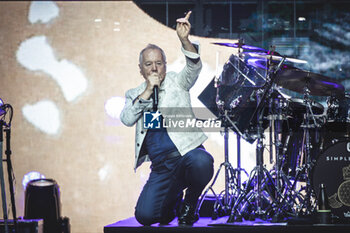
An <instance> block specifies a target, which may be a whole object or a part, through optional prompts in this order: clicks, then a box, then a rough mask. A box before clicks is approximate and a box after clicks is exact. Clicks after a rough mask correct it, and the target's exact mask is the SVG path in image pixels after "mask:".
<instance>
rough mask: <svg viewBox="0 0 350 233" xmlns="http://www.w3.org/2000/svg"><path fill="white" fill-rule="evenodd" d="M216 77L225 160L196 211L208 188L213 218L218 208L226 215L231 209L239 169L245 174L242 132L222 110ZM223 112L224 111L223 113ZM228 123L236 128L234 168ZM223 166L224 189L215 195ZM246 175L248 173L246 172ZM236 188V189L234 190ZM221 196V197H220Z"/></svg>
mask: <svg viewBox="0 0 350 233" xmlns="http://www.w3.org/2000/svg"><path fill="white" fill-rule="evenodd" d="M218 82H219V81H218V79H216V78H215V84H214V85H215V88H217V96H216V103H217V106H218V109H219V112H220V113H219V115H220V116H219V119H222V122H223V124H224V150H225V160H224V162H223V163H221V164H220V167H219V169H218V170H217V172H216V174H215V177H214V179H213V181H212V183H211V184H210V185H209V187H208V188H207V189H206V190H205V191H204V193H203V195H202V197H201V198H200V200H199V202H198V204H197V208H196V213H198V212H199V210H200V208H201V206H202V204H203V201H204V198H205V197H206V196H207V194H208V192H209V190H210V191H211V192H212V193H213V194H214V196H215V204H214V212H213V216H212V218H213V219H216V218H217V216H218V215H219V210H220V209H221V210H222V211H223V212H224V214H225V215H228V214H229V213H230V210H231V206H232V203H233V201H234V199H235V198H236V197H237V196H238V195H239V194H240V192H241V171H244V172H245V173H246V174H247V172H246V171H245V170H244V169H242V168H241V159H240V157H241V149H240V138H241V136H242V133H241V132H240V131H239V129H238V128H237V126H236V125H235V123H234V122H232V121H231V119H230V118H229V116H228V113H227V110H223V108H224V103H223V101H221V100H219V89H218V86H219V83H218ZM223 112H224V113H223ZM229 123H230V124H231V125H232V126H233V127H235V128H236V130H237V132H238V133H237V169H234V168H233V167H232V165H231V163H230V162H229V151H228V149H229V143H228V139H229ZM223 167H224V168H225V190H224V191H222V192H221V193H220V194H219V195H217V194H216V193H215V191H214V189H213V186H214V184H215V183H216V180H217V178H218V177H219V174H220V171H221V169H222V168H223ZM247 176H248V174H247ZM235 190H236V191H235ZM221 197H222V198H221Z"/></svg>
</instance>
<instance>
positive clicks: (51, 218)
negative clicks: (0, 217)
mask: <svg viewBox="0 0 350 233" xmlns="http://www.w3.org/2000/svg"><path fill="white" fill-rule="evenodd" d="M24 218H25V219H44V233H62V232H63V231H64V232H69V230H67V229H68V228H69V224H68V218H63V219H62V218H61V201H60V191H59V187H58V185H57V183H56V181H54V180H53V179H35V180H32V181H30V182H29V183H28V184H27V187H26V191H25V205H24ZM63 227H66V228H67V229H63Z"/></svg>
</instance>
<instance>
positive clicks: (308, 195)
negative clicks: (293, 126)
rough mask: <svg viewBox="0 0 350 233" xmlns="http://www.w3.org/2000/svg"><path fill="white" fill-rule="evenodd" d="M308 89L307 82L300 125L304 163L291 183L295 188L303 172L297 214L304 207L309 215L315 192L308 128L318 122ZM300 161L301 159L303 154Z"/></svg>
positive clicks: (316, 124) (312, 207) (315, 125)
mask: <svg viewBox="0 0 350 233" xmlns="http://www.w3.org/2000/svg"><path fill="white" fill-rule="evenodd" d="M309 96H310V90H309V88H308V83H307V85H306V86H305V87H304V103H305V105H306V113H305V115H304V122H305V124H304V125H302V126H301V127H303V128H304V137H305V145H303V146H302V151H304V147H305V153H303V154H305V164H304V165H302V166H300V165H299V167H298V168H297V175H296V178H295V181H294V184H293V188H295V186H296V183H297V182H298V181H299V179H300V177H301V176H302V175H303V174H305V175H306V177H305V182H306V185H305V187H304V188H301V190H300V191H299V192H301V191H303V190H305V195H304V200H303V201H302V203H301V205H300V210H299V213H298V214H301V213H302V211H303V209H305V212H304V214H305V215H311V214H312V213H313V211H314V210H315V208H316V203H313V204H312V197H315V193H314V191H313V189H312V187H311V170H312V168H313V165H314V161H312V158H311V148H312V145H311V142H310V129H312V128H315V127H319V125H318V123H317V122H316V119H315V116H314V114H313V112H312V108H311V105H310V102H311V100H310V97H309ZM310 116H311V117H312V120H313V121H314V126H313V125H311V124H310V119H311V118H310ZM301 161H303V156H302V159H301Z"/></svg>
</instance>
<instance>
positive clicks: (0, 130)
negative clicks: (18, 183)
mask: <svg viewBox="0 0 350 233" xmlns="http://www.w3.org/2000/svg"><path fill="white" fill-rule="evenodd" d="M4 106H5V108H9V109H10V110H11V112H10V121H9V123H8V124H6V122H4V121H3V120H0V155H1V156H0V157H1V164H0V182H1V195H2V205H3V212H4V213H3V216H4V224H5V233H8V232H9V231H8V230H9V229H8V215H7V205H6V192H5V180H4V168H3V162H4V161H6V162H7V174H8V180H9V188H10V196H11V206H12V215H13V225H14V231H13V232H14V233H16V232H18V229H17V227H18V224H17V214H16V202H15V192H14V186H13V168H12V162H11V154H12V152H11V122H12V114H13V109H12V106H11V105H9V104H6V105H4ZM6 113H7V112H6ZM4 126H5V129H4ZM3 131H4V132H5V136H6V150H5V155H6V159H3V155H2V151H3V139H4V137H3Z"/></svg>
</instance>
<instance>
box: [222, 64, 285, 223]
mask: <svg viewBox="0 0 350 233" xmlns="http://www.w3.org/2000/svg"><path fill="white" fill-rule="evenodd" d="M284 61H285V57H283V58H282V60H281V62H280V63H279V64H278V65H277V67H276V69H275V70H273V72H272V75H271V76H272V77H271V79H270V80H269V81H268V82H267V84H265V87H264V88H265V89H264V90H262V89H260V92H262V93H257V108H256V110H255V112H254V114H253V116H252V118H251V121H252V120H253V119H254V117H256V118H257V135H258V137H257V147H256V167H255V168H254V169H253V170H252V172H251V173H250V176H249V179H248V182H247V184H246V187H245V191H244V192H242V194H241V195H240V196H239V197H238V198H237V200H236V202H235V203H234V205H233V207H232V211H231V214H230V217H229V219H228V222H234V221H235V219H237V218H241V214H242V211H240V210H238V206H239V205H242V203H241V202H242V201H243V200H245V201H246V203H243V205H242V206H243V207H245V206H247V205H252V203H251V202H250V200H251V199H253V198H254V199H255V206H254V207H255V210H254V211H253V212H254V213H253V216H254V217H262V218H266V217H267V216H266V211H264V210H263V208H262V199H263V198H264V199H265V200H267V201H268V202H270V203H269V204H270V206H271V207H272V209H275V208H276V207H278V203H277V202H276V199H275V198H274V195H273V194H272V191H271V190H269V187H268V186H266V183H264V180H265V179H264V177H266V178H267V180H268V181H270V182H271V183H274V182H273V179H272V177H271V175H270V173H269V172H268V171H267V169H266V168H265V167H264V166H263V150H264V145H263V137H264V135H263V133H264V132H263V126H262V124H263V110H264V107H263V103H264V101H265V100H266V99H267V95H268V93H269V90H271V87H272V85H273V82H274V79H275V77H276V73H277V71H278V70H279V69H280V67H281V65H282V64H283V62H284ZM258 92H259V91H258ZM260 96H261V98H260ZM254 180H255V181H256V182H255V183H254V190H253V193H252V191H250V190H249V187H250V185H251V184H252V183H253V181H254ZM263 188H267V192H268V193H267V195H266V193H263ZM250 195H253V196H250ZM277 195H278V196H282V195H281V194H280V193H279V190H277Z"/></svg>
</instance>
